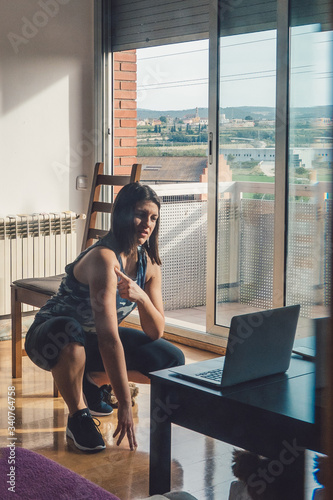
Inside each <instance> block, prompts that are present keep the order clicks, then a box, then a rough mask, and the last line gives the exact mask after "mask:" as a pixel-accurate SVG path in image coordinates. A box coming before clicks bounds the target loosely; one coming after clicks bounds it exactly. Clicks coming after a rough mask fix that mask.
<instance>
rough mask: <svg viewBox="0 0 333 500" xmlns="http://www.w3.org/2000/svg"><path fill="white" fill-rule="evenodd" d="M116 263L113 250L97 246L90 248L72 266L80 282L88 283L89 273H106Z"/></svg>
mask: <svg viewBox="0 0 333 500" xmlns="http://www.w3.org/2000/svg"><path fill="white" fill-rule="evenodd" d="M117 264H118V259H117V256H116V254H115V253H114V251H113V250H111V249H110V248H107V247H103V246H99V247H95V248H92V249H91V250H90V251H89V252H88V253H87V254H86V255H84V256H83V257H82V258H81V259H80V260H79V261H78V262H77V263H76V264H75V266H74V276H75V277H76V279H77V280H78V281H80V282H81V283H86V284H87V283H88V282H89V276H90V275H91V273H96V274H97V273H107V272H108V270H110V269H114V267H115V266H116V265H117Z"/></svg>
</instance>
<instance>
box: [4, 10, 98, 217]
mask: <svg viewBox="0 0 333 500" xmlns="http://www.w3.org/2000/svg"><path fill="white" fill-rule="evenodd" d="M93 5H94V2H93V1H92V0H10V1H8V0H0V217H2V216H4V215H8V214H19V213H21V214H22V213H33V212H49V211H51V212H52V211H62V210H73V211H75V212H77V213H82V212H85V211H86V204H87V195H88V192H87V191H77V190H76V176H77V175H81V174H84V175H88V177H89V178H90V175H91V170H92V167H93V161H94V151H93V143H94V135H93V127H94V125H93V81H94V75H93V70H94V47H93V27H94V20H93Z"/></svg>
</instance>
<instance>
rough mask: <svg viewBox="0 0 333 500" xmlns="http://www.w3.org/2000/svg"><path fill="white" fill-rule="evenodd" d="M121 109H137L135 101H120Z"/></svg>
mask: <svg viewBox="0 0 333 500" xmlns="http://www.w3.org/2000/svg"><path fill="white" fill-rule="evenodd" d="M120 109H136V102H135V101H124V100H121V101H120Z"/></svg>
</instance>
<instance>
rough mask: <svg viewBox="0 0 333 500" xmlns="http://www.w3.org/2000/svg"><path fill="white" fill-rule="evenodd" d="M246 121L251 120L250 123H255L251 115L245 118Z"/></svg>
mask: <svg viewBox="0 0 333 500" xmlns="http://www.w3.org/2000/svg"><path fill="white" fill-rule="evenodd" d="M245 120H249V121H251V122H253V118H252V116H251V115H247V116H246V117H245Z"/></svg>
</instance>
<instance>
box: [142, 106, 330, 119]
mask: <svg viewBox="0 0 333 500" xmlns="http://www.w3.org/2000/svg"><path fill="white" fill-rule="evenodd" d="M195 112H196V109H195V108H192V109H182V110H168V111H156V110H152V109H143V108H139V109H138V119H139V120H143V119H145V118H153V119H157V118H159V117H160V116H170V117H171V118H180V119H182V118H184V117H185V116H186V115H195ZM222 113H223V114H225V117H226V118H228V119H232V118H240V119H244V118H245V117H246V116H252V117H253V119H254V120H262V119H263V118H264V119H266V120H274V118H275V109H274V108H270V107H260V106H240V107H231V108H221V114H222ZM293 113H294V114H295V116H297V117H298V118H319V117H324V118H330V117H332V114H333V106H313V107H310V108H294V109H293ZM198 114H199V116H200V117H201V118H207V117H208V109H207V108H198Z"/></svg>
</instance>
